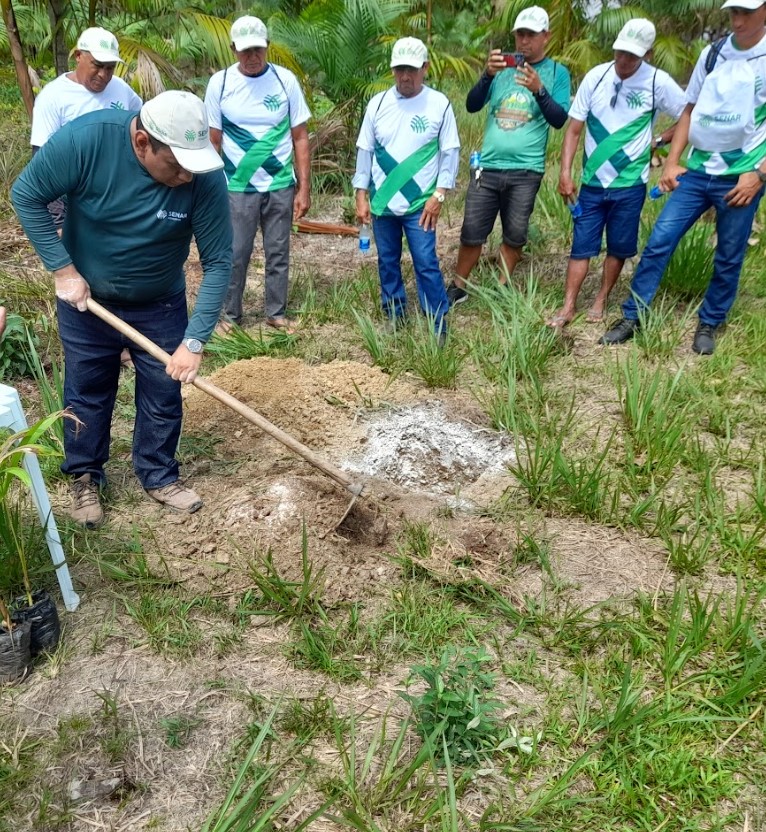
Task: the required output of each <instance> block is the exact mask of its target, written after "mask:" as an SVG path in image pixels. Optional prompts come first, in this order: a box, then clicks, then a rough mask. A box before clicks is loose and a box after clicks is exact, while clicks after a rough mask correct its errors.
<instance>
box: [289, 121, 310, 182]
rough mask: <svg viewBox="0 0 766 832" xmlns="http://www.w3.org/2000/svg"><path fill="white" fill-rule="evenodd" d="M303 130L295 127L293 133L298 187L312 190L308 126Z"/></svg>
mask: <svg viewBox="0 0 766 832" xmlns="http://www.w3.org/2000/svg"><path fill="white" fill-rule="evenodd" d="M302 127H303V130H302V131H301V130H299V129H298V128H295V131H294V133H293V147H294V150H295V176H296V178H297V180H298V187H299V188H305V189H306V190H311V151H310V149H309V136H308V131H307V130H306V126H305V125H302Z"/></svg>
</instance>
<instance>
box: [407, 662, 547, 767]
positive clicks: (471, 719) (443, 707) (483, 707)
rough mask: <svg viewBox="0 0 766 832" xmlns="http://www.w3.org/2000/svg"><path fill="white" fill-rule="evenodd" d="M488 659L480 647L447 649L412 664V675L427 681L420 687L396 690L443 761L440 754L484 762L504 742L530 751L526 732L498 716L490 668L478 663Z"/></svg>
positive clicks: (459, 761) (464, 761)
mask: <svg viewBox="0 0 766 832" xmlns="http://www.w3.org/2000/svg"><path fill="white" fill-rule="evenodd" d="M488 661H490V656H489V655H488V654H487V653H486V652H485V651H483V650H480V651H473V650H462V651H456V650H455V649H453V648H450V649H447V650H445V651H444V653H442V657H441V659H440V660H439V662H438V664H436V665H415V666H414V667H413V668H412V670H411V678H412V676H415V677H420V678H421V679H423V680H424V681H425V683H426V684H427V685H428V688H427V689H426V690H425V692H424V693H422V694H420V695H419V696H413V695H411V694H409V693H400V694H399V695H400V696H401V697H402V698H403V699H404V700H405V701H406V702H408V703H409V704H410V705H411V707H412V710H413V712H414V714H415V718H416V724H417V728H418V732H419V733H420V735H421V736H422V737H423V739H424V740H425V741H426V742H431V741H432V740H435V742H434V745H435V747H434V754H435V755H436V758H437V759H438V760H439V761H440V762H442V763H444V762H445V761H446V756H445V755H449V758H450V759H451V760H453V761H454V762H455V763H457V764H463V765H470V764H471V763H479V764H483V763H486V758H487V757H488V756H489V755H491V754H492V753H493V752H495V751H501V750H503V749H505V748H510V747H517V748H518V749H519V750H520V751H523V752H525V753H530V752H531V751H532V740H531V739H530V738H528V737H523V738H517V736H516V732H515V731H514V730H513V729H506V727H505V726H504V725H503V723H502V722H501V720H500V717H499V715H498V711H499V710H500V708H501V707H502V703H501V702H500V701H499V700H497V699H492V698H491V697H490V692H491V691H492V690H493V689H494V687H495V674H494V673H491V672H488V671H486V670H484V669H483V668H482V665H483V664H485V663H486V662H488ZM509 733H510V736H509ZM440 738H443V742H442V741H441V739H440Z"/></svg>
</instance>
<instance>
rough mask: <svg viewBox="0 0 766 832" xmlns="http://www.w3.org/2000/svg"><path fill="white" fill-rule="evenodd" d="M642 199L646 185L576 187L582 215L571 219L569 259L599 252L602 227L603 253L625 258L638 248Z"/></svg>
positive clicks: (588, 256)
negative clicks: (571, 234) (604, 246)
mask: <svg viewBox="0 0 766 832" xmlns="http://www.w3.org/2000/svg"><path fill="white" fill-rule="evenodd" d="M645 199H646V185H644V184H643V183H642V184H641V185H633V186H631V187H630V188H594V187H592V186H591V185H583V186H582V188H580V195H579V201H580V207H581V208H582V214H581V215H580V216H579V217H578V218H577V219H576V220H575V222H574V239H573V241H572V253H571V254H570V255H569V256H570V257H571V258H572V259H573V260H589V259H590V258H591V257H598V255H599V253H600V252H601V238H602V237H603V235H604V229H605V228H606V253H607V254H609V255H611V256H612V257H616V258H617V259H618V260H627V259H628V257H633V256H635V254H636V251H638V226H639V222H640V220H641V209H642V208H643V207H644V200H645Z"/></svg>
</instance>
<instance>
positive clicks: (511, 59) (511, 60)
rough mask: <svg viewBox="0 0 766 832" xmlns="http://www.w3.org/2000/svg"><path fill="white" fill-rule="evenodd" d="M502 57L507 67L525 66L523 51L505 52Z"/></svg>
mask: <svg viewBox="0 0 766 832" xmlns="http://www.w3.org/2000/svg"><path fill="white" fill-rule="evenodd" d="M501 57H502V58H503V60H504V61H505V65H506V66H507V67H519V66H524V55H522V53H521V52H503V53H502V55H501Z"/></svg>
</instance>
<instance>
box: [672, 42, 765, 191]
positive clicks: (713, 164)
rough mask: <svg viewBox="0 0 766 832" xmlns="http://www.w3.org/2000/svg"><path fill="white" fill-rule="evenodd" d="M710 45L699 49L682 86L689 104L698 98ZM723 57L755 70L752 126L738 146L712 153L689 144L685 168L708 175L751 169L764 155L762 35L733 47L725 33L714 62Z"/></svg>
mask: <svg viewBox="0 0 766 832" xmlns="http://www.w3.org/2000/svg"><path fill="white" fill-rule="evenodd" d="M711 48H712V47H710V46H706V47H705V49H703V50H702V54H701V55H700V56H699V58H698V60H697V65H696V66H695V67H694V72H693V73H692V77H691V79H690V81H689V84H688V86H687V87H686V100H687V102H688V103H689V104H696V103H697V99H698V98H699V95H700V90H701V89H702V84H703V83H704V81H705V78H706V77H707V74H708V73H707V72H706V71H705V61H706V60H707V56H708V53H709V52H710V50H711ZM723 61H748V62H749V64H750V68H751V69H752V70H753V73H754V74H755V91H754V92H755V94H754V98H753V110H754V112H755V130H754V131H753V133H751V135H750V136H749V137H748V138H747V140H746V141H745V143H744V146H743V147H742V148H741V149H739V150H727V151H724V152H722V153H712V152H710V151H706V150H698V149H697V148H695V147H694V146H692V147H691V149H690V150H689V156H688V158H687V161H686V164H687V166H688V168H689V170H698V171H700V172H702V173H707V174H710V175H711V176H739V174H740V173H746V172H747V171H751V170H754V169H755V168H756V167H758V166H759V165H760V163H761V162H762V161H763V160H764V158H766V37H764V38H761V40H760V41H759V42H758V43H757V44H756V45H755V46H753V47H752V48H751V49H737V47H736V46H735V45H734V44H733V43H732V38H731V36H729V38H728V40H727V41H726V43H725V44H724V45H723V46H722V47H721V51H720V53H719V55H718V58H717V59H716V62H715V66H716V67H717V66H718V65H719V62H720V63H722V62H723Z"/></svg>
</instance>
